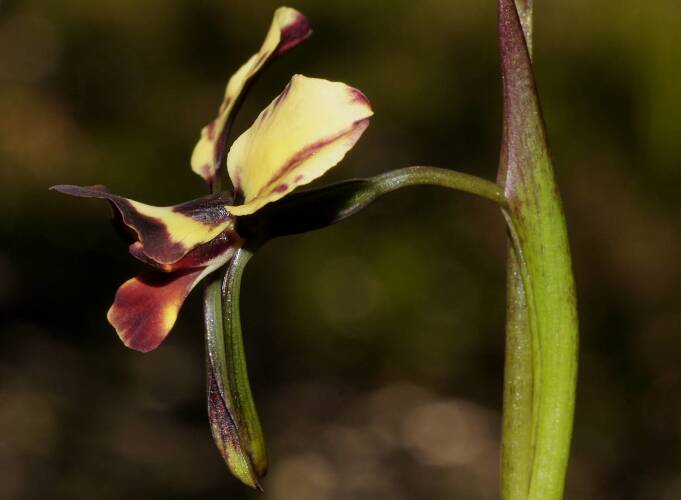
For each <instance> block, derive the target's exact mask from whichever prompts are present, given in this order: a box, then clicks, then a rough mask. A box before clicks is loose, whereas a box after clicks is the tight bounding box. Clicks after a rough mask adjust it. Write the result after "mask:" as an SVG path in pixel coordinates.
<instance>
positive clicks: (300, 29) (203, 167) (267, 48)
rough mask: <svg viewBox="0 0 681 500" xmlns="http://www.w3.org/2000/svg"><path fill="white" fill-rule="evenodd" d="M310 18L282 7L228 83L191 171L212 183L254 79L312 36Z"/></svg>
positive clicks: (205, 130)
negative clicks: (256, 51) (241, 101)
mask: <svg viewBox="0 0 681 500" xmlns="http://www.w3.org/2000/svg"><path fill="white" fill-rule="evenodd" d="M310 33H311V31H310V25H309V23H308V21H307V18H306V17H305V16H303V15H302V14H301V13H300V12H298V11H297V10H295V9H292V8H290V7H280V8H278V9H277V10H276V11H275V12H274V18H273V19H272V24H271V26H270V29H269V31H268V32H267V36H266V37H265V41H264V42H263V44H262V47H260V50H259V51H258V53H257V54H254V55H253V56H251V58H250V59H249V60H248V61H247V62H246V64H244V65H243V66H241V68H239V70H238V71H237V72H236V73H234V75H233V76H232V78H230V80H229V82H228V83H227V88H226V89H225V97H224V100H223V101H222V105H221V106H220V110H219V112H218V116H217V118H215V120H213V121H212V122H210V123H209V124H208V125H206V126H205V127H203V129H202V130H201V138H200V139H199V142H198V143H197V144H196V147H195V148H194V152H193V153H192V159H191V165H192V170H193V171H194V172H196V173H197V174H198V175H200V176H201V177H203V178H204V179H205V180H206V182H211V181H212V180H213V177H214V176H215V173H216V172H217V171H218V168H219V167H220V163H221V162H222V158H223V155H224V148H225V144H224V142H225V136H226V135H227V133H228V131H229V125H230V123H231V120H232V119H233V114H234V112H235V111H236V108H237V106H238V103H239V101H240V99H241V98H242V97H243V95H244V94H245V91H246V90H247V89H248V86H249V84H250V83H251V82H252V81H253V79H254V78H255V76H256V75H257V74H258V73H259V72H260V71H261V70H262V69H263V68H264V67H265V66H266V65H267V63H268V62H269V61H271V60H273V59H274V58H275V57H278V56H279V55H281V54H284V53H285V52H287V51H289V50H290V49H292V48H293V47H295V46H296V45H298V44H300V43H301V42H302V41H303V40H305V39H306V38H307V37H308V36H310Z"/></svg>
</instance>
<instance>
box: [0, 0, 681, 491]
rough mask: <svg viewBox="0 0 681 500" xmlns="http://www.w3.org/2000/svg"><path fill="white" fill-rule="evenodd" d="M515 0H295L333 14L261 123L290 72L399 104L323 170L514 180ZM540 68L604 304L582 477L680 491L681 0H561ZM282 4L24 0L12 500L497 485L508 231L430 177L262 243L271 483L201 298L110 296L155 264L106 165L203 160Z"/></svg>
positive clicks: (6, 387)
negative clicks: (246, 480)
mask: <svg viewBox="0 0 681 500" xmlns="http://www.w3.org/2000/svg"><path fill="white" fill-rule="evenodd" d="M494 3H495V2H493V1H491V0H490V1H485V2H481V1H479V0H461V1H458V2H449V1H446V0H426V1H421V2H410V1H406V0H400V1H395V0H390V1H388V0H383V1H375V2H365V1H359V0H342V1H337V2H333V3H332V2H314V1H311V0H305V1H297V2H294V3H293V4H292V6H294V7H297V8H298V9H300V10H301V11H302V12H304V13H305V14H306V15H307V16H308V17H309V19H310V21H311V23H312V26H313V28H314V30H315V33H314V35H313V37H312V38H311V39H310V40H308V41H307V42H306V43H305V44H304V45H303V46H301V47H300V48H299V49H297V50H295V51H294V52H293V53H291V54H290V55H287V56H286V57H285V58H284V59H282V60H281V61H279V62H278V63H277V64H276V65H274V66H273V67H272V68H271V69H270V70H269V71H268V72H266V73H265V74H264V75H263V77H262V78H261V79H260V80H259V81H258V83H257V85H256V86H255V87H254V88H253V90H252V92H251V94H250V97H249V99H248V100H247V103H246V105H245V106H244V108H243V110H242V112H241V114H240V115H239V119H238V120H237V123H236V127H235V132H236V133H239V132H240V131H242V130H243V129H245V128H246V127H247V126H248V125H249V124H250V123H251V121H252V120H253V119H254V118H255V116H256V115H257V113H258V112H259V110H260V109H261V108H262V107H264V106H265V105H266V104H267V103H268V102H269V101H270V100H271V99H272V98H273V97H274V96H275V95H276V94H277V93H278V92H279V91H280V90H281V89H282V88H283V86H284V85H285V83H286V82H287V81H288V79H289V77H290V75H291V74H293V73H303V74H306V75H309V76H320V77H325V78H329V79H332V80H342V81H345V82H347V83H349V84H351V85H353V86H356V87H358V88H360V89H361V90H362V91H364V92H365V93H366V94H367V95H368V96H369V97H370V99H371V100H372V102H373V105H374V109H375V112H376V115H375V118H374V119H373V122H372V125H371V127H370V128H369V129H368V131H367V133H366V134H365V136H364V137H363V138H362V140H361V141H360V142H359V144H358V145H357V147H356V148H355V149H354V150H353V151H352V153H351V154H350V155H349V156H348V157H347V158H346V160H345V161H344V162H343V163H342V164H341V166H339V167H338V168H337V169H335V170H334V171H333V172H332V173H331V174H329V175H328V176H327V177H325V179H324V180H323V181H322V182H329V181H332V180H339V179H344V178H349V177H357V176H368V175H373V174H376V173H379V172H383V171H385V170H387V169H392V168H397V167H402V166H407V165H411V164H428V165H437V166H447V167H452V168H456V169H459V170H463V171H465V172H470V173H474V174H477V175H481V176H484V177H487V178H489V179H493V178H494V176H495V171H496V160H497V153H498V140H499V129H500V98H499V86H500V84H499V74H498V60H497V50H496V40H495V29H496V14H495V5H494ZM536 4H537V5H536V11H537V12H536V24H535V26H536V33H535V37H536V38H535V49H536V54H535V58H536V59H535V61H536V72H537V79H538V83H539V88H540V92H541V97H542V100H543V105H544V111H545V117H546V120H547V123H548V128H549V134H550V137H551V140H552V148H553V154H554V158H555V166H556V170H557V176H558V178H559V182H560V185H561V188H562V192H563V196H564V200H565V207H566V211H567V214H568V218H569V219H568V221H569V227H570V232H571V238H572V248H573V255H574V260H575V272H576V279H577V286H578V292H579V303H580V314H581V318H580V319H581V362H580V364H581V366H580V380H579V391H578V401H577V415H576V427H575V434H574V446H573V456H572V461H571V466H570V471H569V478H568V487H567V489H568V493H567V498H569V499H618V500H619V499H653V498H654V499H661V500H673V499H678V498H681V472H680V471H681V363H680V362H679V361H681V307H680V305H679V304H680V299H681V259H680V255H679V254H680V250H681V216H680V215H681V197H680V196H679V193H680V192H681V188H679V185H680V181H681V147H679V144H678V141H679V139H680V138H681V125H680V124H681V49H680V48H679V47H680V45H681V4H679V2H678V1H676V0H654V1H651V2H639V1H633V0H602V1H600V2H597V4H596V3H594V2H593V0H571V1H561V0H539V1H537V2H536ZM277 5H278V4H276V3H274V2H272V1H269V0H260V1H257V2H254V1H243V0H230V1H224V0H206V1H200V2H195V1H190V0H173V1H170V0H165V1H160V0H154V1H139V0H116V1H108V0H106V1H104V0H102V1H99V2H93V1H91V0H24V1H3V2H1V3H0V189H1V191H0V192H1V196H0V498H3V499H8V500H10V499H12V500H13V499H44V498H52V499H92V498H99V499H103V500H107V499H119V498H131V499H132V498H164V499H176V498H177V499H182V498H190V497H191V498H234V499H237V498H266V499H292V500H308V499H309V500H325V499H334V500H335V499H361V498H389V499H397V500H399V499H412V498H457V499H494V498H497V496H498V480H497V475H498V446H499V444H498V442H499V421H500V409H501V383H502V380H501V378H502V370H503V327H504V293H505V289H504V282H505V278H504V271H505V265H504V264H505V262H504V256H505V239H504V226H503V223H502V220H501V217H500V215H499V213H498V212H497V210H496V208H495V207H494V206H492V205H491V204H490V203H488V202H484V201H479V200H476V199H473V198H472V197H470V196H468V195H464V194H456V193H454V194H453V193H451V192H443V191H439V190H437V189H434V188H430V189H429V188H414V189H412V190H410V191H404V192H402V193H400V194H395V195H391V196H389V197H387V198H385V199H382V200H380V202H378V203H376V204H375V206H373V207H371V208H370V209H369V210H367V211H365V212H364V213H362V214H361V215H360V216H358V217H355V218H353V219H351V220H349V221H346V222H344V223H342V224H340V225H338V226H335V227H332V228H328V229H325V230H322V231H318V232H315V233H311V234H305V235H300V236H295V237H287V238H284V239H281V240H278V241H274V242H272V243H270V244H269V245H268V246H266V247H265V248H264V249H263V250H262V251H261V252H260V253H259V254H258V255H257V256H256V258H255V259H254V260H253V262H252V264H250V265H249V268H248V270H247V273H246V278H245V283H244V290H243V298H242V310H243V312H242V315H243V322H244V329H245V333H246V343H247V350H248V355H249V365H250V372H251V377H252V382H253V387H254V392H255V396H256V400H257V403H258V407H259V410H260V413H261V417H262V420H263V424H264V427H265V431H266V435H267V438H268V445H269V450H270V453H271V471H270V473H269V475H268V476H267V477H266V479H265V480H264V483H263V484H264V487H265V491H266V493H265V494H264V496H262V495H259V494H256V493H252V492H250V491H247V490H246V488H245V487H242V486H241V485H240V484H238V483H237V482H236V481H235V480H234V479H232V478H231V476H230V475H229V473H228V472H227V470H226V468H225V467H224V465H223V463H222V461H221V458H220V456H219V454H218V452H217V451H216V449H215V448H214V447H213V444H212V442H211V438H210V433H209V429H208V422H207V417H206V411H205V390H204V347H203V338H202V336H203V332H202V318H201V305H200V295H201V294H200V293H194V294H193V295H192V297H191V299H190V300H189V301H188V303H187V304H186V305H185V307H184V309H183V311H182V314H181V316H180V319H179V321H178V324H177V325H176V327H175V329H174V330H173V332H172V334H171V335H170V337H169V338H168V340H167V341H166V342H165V344H163V345H162V346H161V348H160V349H158V351H156V352H153V353H150V354H146V355H142V354H139V353H136V352H132V351H129V350H127V349H126V348H124V347H123V346H122V344H121V343H120V342H119V341H118V339H117V338H116V336H115V334H114V332H113V329H112V328H111V327H110V326H109V325H108V324H107V322H106V318H105V314H106V310H107V308H108V307H109V305H110V303H111V301H112V299H113V295H114V292H115V290H116V288H117V287H118V286H119V285H120V284H121V283H122V282H123V281H124V280H126V279H127V278H129V277H130V276H132V275H134V274H136V273H137V272H139V270H140V269H142V266H141V265H140V264H139V263H137V262H136V261H134V260H133V259H132V258H131V257H130V256H129V255H128V253H127V251H126V246H125V244H123V243H122V242H120V241H119V240H118V239H117V237H116V235H115V234H114V232H113V231H112V230H111V227H110V225H109V224H108V223H107V221H108V217H109V215H108V208H107V207H106V206H105V204H103V203H99V202H95V201H86V200H76V199H69V198H66V197H62V196H60V195H57V194H55V193H49V192H48V191H47V188H48V186H50V185H52V184H57V183H74V184H95V183H104V184H107V185H108V186H109V187H110V188H111V189H112V191H114V192H116V193H120V194H123V195H125V196H129V197H131V198H134V199H138V200H142V201H146V202H148V203H152V204H157V205H166V204H173V203H177V202H180V201H184V200H188V199H191V198H194V197H196V196H198V195H202V194H204V193H205V186H204V185H203V183H202V181H201V180H200V179H199V177H197V176H195V175H194V174H192V173H191V172H190V170H189V157H190V153H191V151H192V148H193V146H194V144H195V142H196V140H197V139H198V134H199V130H200V128H201V126H203V125H204V124H206V123H207V122H208V121H209V120H210V119H212V118H213V117H214V115H215V112H216V109H217V106H218V104H219V102H220V100H221V98H222V94H223V89H224V84H225V82H226V81H227V78H228V76H229V75H230V74H231V72H232V71H234V70H235V69H236V68H237V67H238V66H239V65H240V64H242V63H243V62H244V61H245V60H246V58H247V57H248V56H250V55H251V54H252V53H254V52H255V51H256V50H257V48H258V47H259V46H260V43H261V41H262V38H263V36H264V34H265V32H266V30H267V28H268V26H269V22H270V19H271V14H272V11H273V10H274V8H275V7H276V6H277Z"/></svg>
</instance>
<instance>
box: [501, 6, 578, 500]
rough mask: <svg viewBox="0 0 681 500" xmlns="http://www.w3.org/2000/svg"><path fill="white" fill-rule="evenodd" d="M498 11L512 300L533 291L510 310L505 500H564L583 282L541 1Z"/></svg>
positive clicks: (505, 417) (503, 148)
mask: <svg viewBox="0 0 681 500" xmlns="http://www.w3.org/2000/svg"><path fill="white" fill-rule="evenodd" d="M498 4H499V41H500V52H501V69H502V82H503V103H504V123H503V138H502V148H501V155H500V171H499V177H498V180H499V183H500V184H503V185H504V192H505V194H506V197H507V199H508V211H507V212H506V213H505V215H506V217H507V220H508V225H509V232H510V235H511V238H512V241H513V256H511V257H510V258H509V262H510V264H509V271H510V272H509V280H510V282H509V289H510V290H511V294H510V298H511V300H516V301H517V300H518V295H519V294H521V293H522V290H524V298H525V305H526V309H525V312H526V315H525V316H523V314H522V311H518V310H517V309H516V308H515V307H514V306H513V304H509V311H510V314H509V318H508V322H509V323H508V332H509V336H510V339H509V342H512V344H511V349H512V350H513V349H514V348H517V349H516V350H515V351H511V352H509V353H507V366H506V373H505V379H506V382H505V384H506V385H505V391H504V393H505V395H506V396H507V397H506V398H505V401H504V436H503V439H502V447H503V460H502V465H503V470H502V492H503V493H504V495H505V497H504V498H505V499H513V500H515V499H523V500H524V499H531V500H559V499H561V498H562V496H563V490H564V484H565V474H566V470H567V462H568V457H569V451H570V441H571V435H572V421H573V413H574V403H575V387H576V375H577V313H576V300H575V291H574V282H573V276H572V266H571V258H570V251H569V245H568V239H567V231H566V225H565V217H564V214H563V209H562V204H561V200H560V195H559V193H558V188H557V186H556V183H555V179H554V175H553V167H552V164H551V159H550V156H549V153H548V147H547V140H546V132H545V129H544V124H543V120H542V117H541V109H540V105H539V98H538V94H537V91H536V88H535V83H534V76H533V74H532V63H531V59H530V50H529V45H530V43H529V42H531V32H530V31H529V28H528V26H531V14H532V12H531V2H530V1H529V0H498ZM528 21H529V24H528ZM524 29H525V31H523V30H524ZM518 276H520V277H521V281H522V283H518ZM528 341H529V342H530V343H531V349H528V348H527V342H528ZM530 366H531V370H530ZM530 373H531V380H532V382H531V384H530V385H529V386H528V385H521V386H515V387H514V386H513V381H514V380H517V378H518V377H521V376H525V377H528V376H529V375H530ZM514 390H519V391H521V392H519V393H514ZM530 390H531V395H530ZM528 409H529V410H531V432H529V433H528V429H527V421H528ZM528 471H529V476H528ZM528 477H529V484H528Z"/></svg>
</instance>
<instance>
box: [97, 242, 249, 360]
mask: <svg viewBox="0 0 681 500" xmlns="http://www.w3.org/2000/svg"><path fill="white" fill-rule="evenodd" d="M236 248H237V247H236V246H235V245H230V246H228V247H227V248H226V249H225V250H224V251H223V252H222V253H220V254H218V255H215V256H213V257H212V258H210V259H208V260H205V261H204V263H205V264H206V265H205V266H204V267H199V268H190V269H180V270H178V271H174V272H171V273H165V272H161V271H151V272H148V273H145V274H142V275H140V276H136V277H135V278H132V279H129V280H128V281H126V282H125V283H123V285H121V286H120V288H119V289H118V291H117V292H116V298H115V299H114V303H113V305H112V306H111V308H110V309H109V312H108V313H107V319H108V320H109V323H111V325H112V326H113V327H114V328H115V329H116V332H117V333H118V336H119V337H120V339H121V340H122V341H123V343H124V344H125V345H126V346H128V347H130V348H131V349H135V350H136V351H141V352H149V351H153V350H154V349H156V348H157V347H158V346H159V344H160V343H161V342H163V340H164V339H165V338H166V337H167V336H168V333H170V330H171V329H172V327H173V325H175V320H176V319H177V315H178V313H179V311H180V308H181V307H182V304H183V303H184V301H185V299H186V298H187V295H189V292H191V291H192V289H193V288H194V287H195V286H196V285H197V284H198V283H199V281H201V280H202V279H203V278H205V277H206V276H208V275H209V274H210V273H212V272H213V271H215V270H216V269H218V268H219V267H221V266H223V265H224V264H225V263H226V262H227V261H228V260H229V259H231V258H232V256H233V255H234V252H235V251H236Z"/></svg>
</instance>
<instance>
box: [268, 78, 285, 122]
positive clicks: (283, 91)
mask: <svg viewBox="0 0 681 500" xmlns="http://www.w3.org/2000/svg"><path fill="white" fill-rule="evenodd" d="M290 90H291V81H290V80H289V82H288V83H287V84H286V87H284V90H282V91H281V94H279V95H278V96H277V98H276V99H275V100H274V104H273V105H272V108H276V107H277V106H279V104H280V103H281V101H283V100H284V98H285V97H286V96H287V95H288V93H289V91H290ZM272 108H270V107H269V106H268V107H267V108H265V110H264V111H263V115H262V116H261V117H260V118H265V117H266V116H267V114H269V111H270V109H272ZM265 113H267V114H265Z"/></svg>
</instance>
